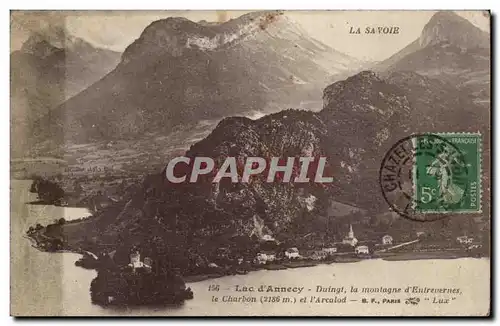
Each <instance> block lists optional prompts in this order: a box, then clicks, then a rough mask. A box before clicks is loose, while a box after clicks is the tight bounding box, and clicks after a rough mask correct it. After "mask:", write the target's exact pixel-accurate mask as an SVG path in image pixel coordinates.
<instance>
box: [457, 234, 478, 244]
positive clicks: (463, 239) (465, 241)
mask: <svg viewBox="0 0 500 326" xmlns="http://www.w3.org/2000/svg"><path fill="white" fill-rule="evenodd" d="M472 241H474V238H469V237H468V236H466V235H463V236H461V237H457V242H459V243H461V244H471V243H472Z"/></svg>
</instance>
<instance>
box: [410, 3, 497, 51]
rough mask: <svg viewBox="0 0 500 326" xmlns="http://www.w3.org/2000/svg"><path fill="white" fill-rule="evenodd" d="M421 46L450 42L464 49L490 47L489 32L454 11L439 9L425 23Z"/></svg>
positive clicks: (420, 40)
mask: <svg viewBox="0 0 500 326" xmlns="http://www.w3.org/2000/svg"><path fill="white" fill-rule="evenodd" d="M419 43H420V46H421V47H426V46H429V45H431V46H432V45H436V44H440V43H448V44H452V45H455V46H457V47H459V48H462V49H470V48H477V47H481V48H488V47H489V37H488V34H487V33H486V32H484V31H482V30H481V29H479V28H478V27H476V26H474V25H473V24H472V23H471V22H470V21H468V20H467V19H465V18H463V17H461V16H459V15H457V14H456V13H454V12H452V11H439V12H437V13H436V14H434V16H432V18H431V19H430V20H429V22H428V23H427V24H426V25H425V27H424V29H423V30H422V34H421V35H420V39H419Z"/></svg>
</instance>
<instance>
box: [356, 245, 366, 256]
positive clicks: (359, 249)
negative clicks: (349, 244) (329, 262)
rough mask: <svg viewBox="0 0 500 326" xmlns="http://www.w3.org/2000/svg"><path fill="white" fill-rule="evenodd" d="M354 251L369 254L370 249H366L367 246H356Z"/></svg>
mask: <svg viewBox="0 0 500 326" xmlns="http://www.w3.org/2000/svg"><path fill="white" fill-rule="evenodd" d="M354 252H355V253H356V254H357V255H359V254H369V253H370V251H369V250H368V246H357V247H356V248H355V249H354Z"/></svg>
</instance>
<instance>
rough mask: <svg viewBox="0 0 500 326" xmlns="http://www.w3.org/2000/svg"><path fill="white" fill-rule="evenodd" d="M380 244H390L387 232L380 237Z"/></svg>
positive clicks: (390, 239)
mask: <svg viewBox="0 0 500 326" xmlns="http://www.w3.org/2000/svg"><path fill="white" fill-rule="evenodd" d="M382 244H384V245H391V244H392V237H391V236H390V235H388V234H386V235H384V236H383V237H382Z"/></svg>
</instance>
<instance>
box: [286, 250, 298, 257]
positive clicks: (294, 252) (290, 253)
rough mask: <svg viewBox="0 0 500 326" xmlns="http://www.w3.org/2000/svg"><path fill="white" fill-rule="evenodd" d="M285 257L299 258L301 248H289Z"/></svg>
mask: <svg viewBox="0 0 500 326" xmlns="http://www.w3.org/2000/svg"><path fill="white" fill-rule="evenodd" d="M285 257H286V258H288V259H292V258H299V257H300V253H299V249H297V248H288V249H287V250H286V251H285Z"/></svg>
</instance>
